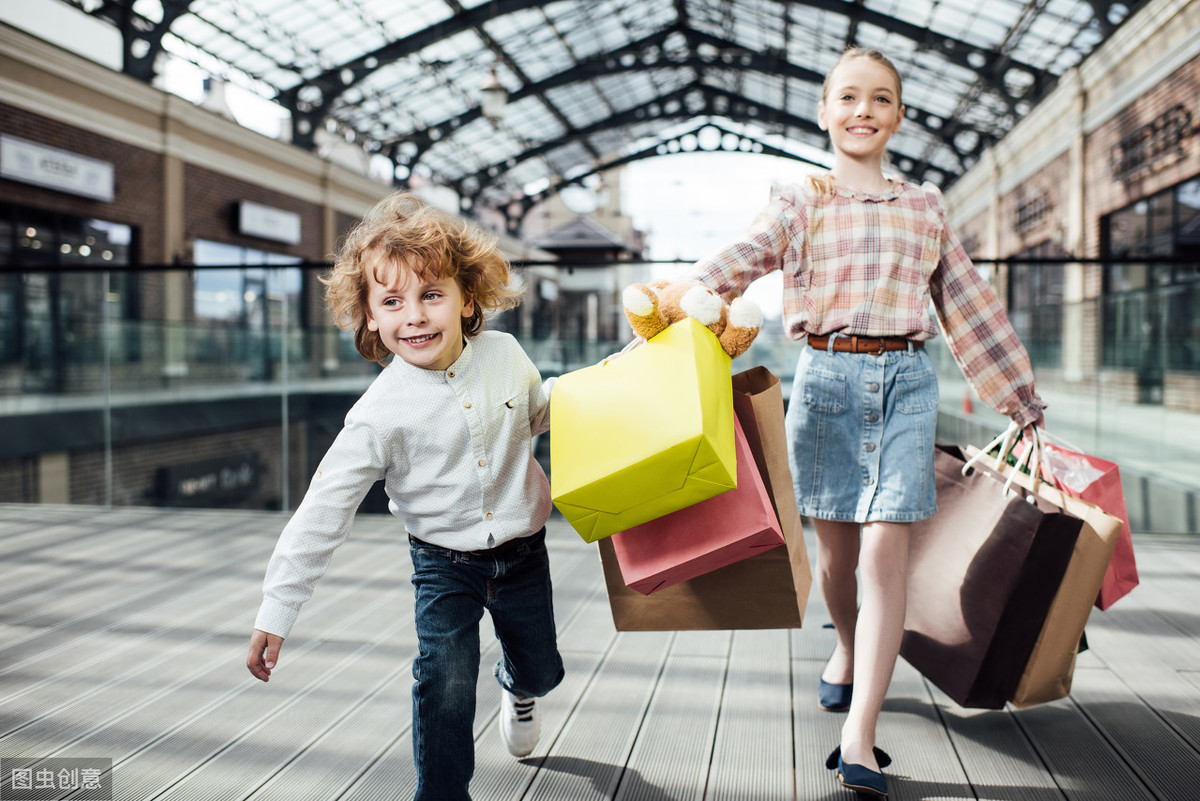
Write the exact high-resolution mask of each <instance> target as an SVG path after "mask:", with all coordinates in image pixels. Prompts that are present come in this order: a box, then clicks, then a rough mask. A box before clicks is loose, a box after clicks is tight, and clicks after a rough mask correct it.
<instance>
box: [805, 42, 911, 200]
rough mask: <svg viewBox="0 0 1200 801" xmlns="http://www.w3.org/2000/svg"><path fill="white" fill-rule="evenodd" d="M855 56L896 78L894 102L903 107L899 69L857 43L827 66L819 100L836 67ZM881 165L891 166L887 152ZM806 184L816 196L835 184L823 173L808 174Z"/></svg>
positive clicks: (827, 193) (830, 190)
mask: <svg viewBox="0 0 1200 801" xmlns="http://www.w3.org/2000/svg"><path fill="white" fill-rule="evenodd" d="M856 58H869V59H870V60H871V61H874V62H875V63H877V64H879V65H881V66H883V67H884V68H885V69H886V70H887V71H888V72H890V73H891V74H892V77H893V78H895V79H896V104H897V106H900V107H903V106H904V94H903V88H904V86H903V84H904V81H903V80H901V78H900V70H898V69H896V65H895V64H893V63H892V60H891V59H890V58H888V57H887V56H885V55H884V54H883V53H881V52H880V51H878V50H874V49H872V48H869V47H861V46H859V45H850V46H849V47H847V48H846V49H845V50H843V51H842V54H841V55H840V56H838V60H837V61H835V62H834V64H833V66H832V67H830V68H829V72H827V73H825V82H824V83H823V84H821V102H822V103H824V102H825V101H826V100H828V99H829V97H828V96H829V82H830V80H832V78H833V73H834V72H835V71H836V70H837V68H838V67H840V66H842V64H844V63H846V62H847V61H851V60H853V59H856ZM883 165H884V167H885V168H887V167H891V164H890V163H889V162H888V158H887V153H884V154H883ZM808 186H809V188H810V189H811V190H812V191H813V193H815V194H816V195H817V196H818V197H829V196H830V195H832V194H833V190H834V186H835V182H834V180H833V174H832V173H823V174H821V175H809V176H808Z"/></svg>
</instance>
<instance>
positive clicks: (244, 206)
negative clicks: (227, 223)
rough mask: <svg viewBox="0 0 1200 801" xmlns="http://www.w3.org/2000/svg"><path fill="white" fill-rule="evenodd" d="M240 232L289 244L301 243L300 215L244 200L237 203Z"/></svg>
mask: <svg viewBox="0 0 1200 801" xmlns="http://www.w3.org/2000/svg"><path fill="white" fill-rule="evenodd" d="M237 212H238V214H237V217H238V233H240V234H246V235H247V236H257V237H259V238H261V239H270V240H272V241H274V242H286V243H288V244H289V245H298V244H300V215H299V214H296V213H295V212H291V211H284V210H283V209H274V208H271V207H270V206H264V205H262V204H261V203H253V202H251V201H249V200H243V201H241V202H240V203H238V204H237Z"/></svg>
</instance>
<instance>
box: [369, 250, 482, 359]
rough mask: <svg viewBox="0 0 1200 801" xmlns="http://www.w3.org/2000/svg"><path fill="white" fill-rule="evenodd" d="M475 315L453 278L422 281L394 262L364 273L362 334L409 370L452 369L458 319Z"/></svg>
mask: <svg viewBox="0 0 1200 801" xmlns="http://www.w3.org/2000/svg"><path fill="white" fill-rule="evenodd" d="M474 310H475V303H474V301H473V300H472V299H471V298H469V297H467V296H466V295H464V294H463V291H462V287H460V286H459V285H458V281H456V280H454V279H453V278H435V277H433V276H430V277H429V278H426V279H422V278H420V277H419V276H418V275H417V274H416V273H415V272H413V270H411V269H410V268H409V267H407V266H406V265H404V264H403V263H402V262H396V261H393V262H388V263H385V264H378V263H377V264H375V265H372V266H369V267H368V268H367V328H368V330H371V331H374V332H376V333H378V334H379V339H380V340H381V341H382V342H383V344H384V346H385V347H386V348H387V349H388V350H390V351H391V352H392V353H394V354H396V355H397V356H399V357H400V358H401V359H403V360H404V361H406V362H408V363H409V364H411V365H413V366H414V367H420V368H422V369H425V370H445V369H446V368H447V367H449V366H450V365H452V364H454V361H455V360H456V359H457V358H458V357H459V356H460V355H461V354H462V351H463V327H462V323H463V319H464V318H468V317H470V316H471V314H472V313H473V312H474Z"/></svg>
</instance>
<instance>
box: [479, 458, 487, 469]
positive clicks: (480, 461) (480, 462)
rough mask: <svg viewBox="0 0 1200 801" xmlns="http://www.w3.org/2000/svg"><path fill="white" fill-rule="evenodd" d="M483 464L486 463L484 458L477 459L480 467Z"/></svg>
mask: <svg viewBox="0 0 1200 801" xmlns="http://www.w3.org/2000/svg"><path fill="white" fill-rule="evenodd" d="M484 464H486V462H484V460H483V459H480V460H479V466H480V467H483V466H484Z"/></svg>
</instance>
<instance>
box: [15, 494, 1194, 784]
mask: <svg viewBox="0 0 1200 801" xmlns="http://www.w3.org/2000/svg"><path fill="white" fill-rule="evenodd" d="M284 522H285V518H284V517H283V516H281V515H279V514H274V513H255V512H230V511H179V510H164V509H141V508H115V509H99V508H87V507H77V506H73V507H67V506H18V505H4V506H0V554H2V556H0V560H2V561H0V564H2V565H3V581H2V582H0V757H6V758H11V757H24V758H34V759H42V758H48V757H94V758H103V759H111V760H112V761H113V763H114V765H115V767H114V770H113V773H112V779H113V797H114V798H116V799H151V798H155V799H157V798H163V799H168V798H169V799H201V800H202V801H214V800H215V799H279V800H280V801H303V800H306V799H311V800H312V801H328V800H329V799H362V800H363V801H376V799H380V800H382V799H406V798H411V793H412V789H413V785H414V776H413V770H412V758H411V751H410V748H411V742H410V735H409V727H410V709H409V691H410V686H411V681H412V679H411V674H410V672H409V671H410V663H411V659H412V656H413V653H414V650H415V641H414V637H413V630H412V600H411V590H410V585H409V583H408V573H409V561H408V555H407V549H406V548H405V547H402V546H401V544H400V542H401V538H399V537H398V536H397V527H396V523H395V522H394V521H393V520H392V519H390V518H386V517H371V516H364V517H361V518H360V519H359V520H358V522H357V523H356V526H355V530H354V533H353V535H352V536H351V538H350V540H349V541H348V542H347V543H346V545H345V546H343V548H342V549H341V550H340V551H339V553H338V554H337V555H336V557H335V559H334V564H333V566H332V568H331V569H330V572H329V574H328V575H327V576H326V578H325V580H324V581H323V582H322V584H321V585H320V587H319V588H318V590H317V593H316V595H315V597H314V598H313V600H312V601H310V602H309V603H308V604H307V605H306V607H305V609H304V611H303V613H302V614H301V616H300V621H299V623H298V624H297V626H296V628H295V630H294V631H293V632H292V635H291V636H290V637H289V638H288V641H287V643H286V645H285V647H284V651H283V654H282V658H281V662H280V667H279V668H278V669H277V670H276V673H275V676H274V678H273V679H272V681H271V682H270V683H269V684H262V683H260V682H258V681H256V680H254V679H253V678H251V676H250V675H249V673H248V672H247V671H246V669H245V665H244V662H245V655H246V646H247V639H248V636H249V633H250V627H251V624H252V622H253V618H254V614H255V611H256V610H257V607H258V603H259V598H260V582H261V579H262V573H263V569H264V567H265V565H266V560H267V557H268V555H269V554H270V552H271V549H272V547H273V546H274V543H275V539H276V537H277V535H278V532H279V530H280V529H281V527H282V525H283V523H284ZM809 534H810V535H811V532H809ZM548 542H549V544H550V549H551V562H552V565H553V571H554V580H555V604H556V606H555V612H556V617H557V620H558V623H559V631H560V647H561V649H562V651H563V654H564V658H565V659H566V662H567V678H566V679H565V681H564V682H563V684H562V685H561V686H560V687H559V688H558V689H556V690H555V691H554V692H553V693H552V694H551V695H549V696H548V697H547V698H545V699H544V700H543V701H542V702H541V709H542V713H543V715H544V722H543V737H542V741H541V743H540V744H539V746H538V749H537V750H536V751H535V752H534V754H533V755H532V756H531V757H529V758H526V759H524V760H515V759H513V758H512V757H510V756H509V755H508V753H507V752H506V751H505V750H504V747H503V745H502V744H501V742H500V738H499V735H498V732H497V730H496V725H495V715H496V711H497V708H498V699H499V690H498V688H497V686H496V683H495V681H494V679H492V677H491V674H490V669H489V666H490V664H491V662H492V661H493V660H494V658H495V655H496V654H495V645H494V643H492V644H488V645H486V646H485V649H486V650H485V653H484V655H483V669H481V671H480V673H481V677H480V682H479V689H478V697H479V705H478V716H477V720H476V731H477V738H476V775H475V780H474V782H473V784H472V787H471V789H472V796H473V798H474V799H476V801H485V800H490V801H515V799H545V800H546V801H577V800H583V799H618V800H619V801H668V800H670V801H675V800H678V801H683V800H684V799H688V800H689V801H697V800H699V799H732V800H736V801H760V799H761V800H762V801H767V800H768V799H852V798H853V796H852V794H851V793H849V792H847V791H845V790H842V789H841V788H840V787H838V785H837V782H836V779H835V778H834V776H833V774H832V773H831V772H829V771H826V770H825V769H824V767H823V762H824V758H825V756H826V754H827V753H828V752H829V751H830V749H832V747H833V746H834V745H835V744H836V742H837V738H838V730H839V727H840V725H841V720H842V717H841V716H839V715H835V714H829V713H824V712H821V711H820V710H819V709H818V708H817V701H816V684H817V674H818V671H819V670H820V669H821V666H822V664H823V661H824V659H825V657H826V656H827V654H828V652H829V650H830V649H831V647H832V632H830V631H828V630H824V629H822V628H821V624H822V623H823V622H824V620H825V614H824V609H823V607H822V605H821V603H820V600H819V598H818V596H817V594H816V593H815V592H814V593H813V594H812V595H811V596H810V606H809V613H808V616H807V618H806V621H805V628H804V629H802V630H797V631H761V632H735V633H729V632H697V633H664V634H656V633H617V632H616V631H614V629H613V625H612V619H611V617H610V615H609V610H608V602H607V599H606V597H605V594H604V589H603V580H602V576H601V573H600V568H599V562H598V559H597V557H596V552H595V548H594V546H589V545H586V544H585V543H583V542H582V541H581V540H580V539H579V538H578V537H577V536H576V535H575V534H574V533H573V532H572V531H571V530H570V528H569V527H568V526H567V525H566V524H565V523H564V522H563V521H562V520H561V519H559V518H557V517H556V518H553V519H552V520H551V525H550V536H549V537H548ZM1135 543H1136V546H1137V549H1138V559H1139V568H1140V571H1141V576H1142V585H1141V586H1140V587H1139V588H1138V589H1137V590H1135V591H1134V593H1133V594H1132V595H1130V596H1128V597H1127V598H1125V599H1123V600H1122V601H1121V602H1120V603H1118V604H1117V605H1116V606H1115V607H1114V608H1113V609H1111V610H1110V611H1109V612H1106V613H1100V612H1094V613H1093V615H1092V619H1091V623H1090V625H1089V627H1088V639H1089V643H1090V646H1091V649H1090V651H1088V652H1087V653H1085V654H1083V655H1082V656H1081V657H1080V661H1079V667H1078V669H1077V670H1076V677H1075V687H1074V691H1073V694H1072V697H1071V698H1069V699H1063V700H1060V701H1057V702H1054V703H1052V704H1047V705H1044V706H1041V707H1036V708H1032V709H1027V710H1021V711H1016V710H1003V711H991V712H981V711H970V710H963V709H960V708H958V707H957V706H956V705H955V704H954V703H953V702H951V701H949V700H948V699H946V698H945V697H944V696H942V695H940V693H938V691H937V690H936V689H934V688H932V687H931V686H930V685H929V684H928V683H927V682H925V681H924V680H923V679H922V678H921V677H920V676H919V675H918V674H917V673H916V672H915V671H914V670H913V669H912V668H911V667H909V666H908V665H907V664H906V663H904V662H903V661H901V662H900V663H899V665H898V666H897V670H896V674H895V678H894V681H893V684H892V691H891V693H890V696H889V700H888V702H887V705H886V706H885V709H884V714H883V717H882V719H881V722H880V731H879V738H880V745H881V746H883V747H884V748H885V749H887V750H888V751H889V752H890V753H891V754H892V756H893V758H894V759H895V764H894V765H893V766H892V767H891V768H890V769H889V770H888V771H887V773H888V777H889V782H890V785H891V789H892V794H891V798H892V799H895V801H912V800H915V799H938V800H939V801H943V800H947V799H997V800H1003V801H1052V800H1053V801H1057V800H1059V799H1088V800H1089V801H1109V800H1110V799H1111V800H1112V801H1136V800H1137V799H1159V801H1175V800H1176V799H1188V798H1194V797H1196V796H1197V793H1198V792H1200V540H1197V539H1194V538H1187V537H1161V536H1159V537H1150V536H1138V537H1137V538H1136V540H1135ZM485 625H486V623H485ZM484 639H485V642H487V640H488V637H487V635H486V634H485V637H484ZM10 764H12V763H10ZM2 778H3V779H7V778H8V777H2ZM3 797H5V796H4V794H3V793H2V792H0V798H3Z"/></svg>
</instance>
